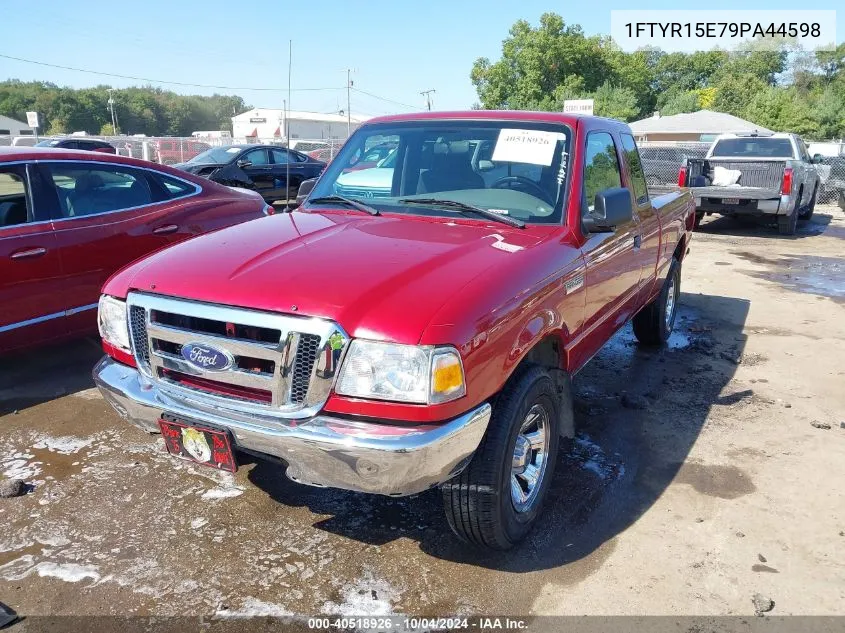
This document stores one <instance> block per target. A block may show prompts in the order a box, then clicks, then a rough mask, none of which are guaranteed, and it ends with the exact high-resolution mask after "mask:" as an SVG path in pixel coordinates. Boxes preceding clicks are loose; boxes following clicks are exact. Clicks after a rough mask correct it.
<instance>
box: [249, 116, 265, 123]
mask: <svg viewBox="0 0 845 633" xmlns="http://www.w3.org/2000/svg"><path fill="white" fill-rule="evenodd" d="M249 122H250V123H267V119H266V118H263V117H255V116H254V117H252V118H250V120H249Z"/></svg>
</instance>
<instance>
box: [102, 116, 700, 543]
mask: <svg viewBox="0 0 845 633" xmlns="http://www.w3.org/2000/svg"><path fill="white" fill-rule="evenodd" d="M374 142H380V143H391V144H395V147H396V152H397V156H396V160H395V162H394V167H393V168H392V170H393V171H392V175H390V177H389V178H388V180H389V182H390V186H389V188H387V189H386V188H385V187H384V186H383V185H384V183H382V182H378V183H375V184H374V187H376V186H377V188H376V189H374V190H372V191H367V190H364V189H362V190H361V191H358V192H355V194H354V195H353V194H348V195H347V196H340V195H338V194H337V193H336V191H337V189H336V184H337V180H338V177H339V176H341V175H342V174H343V173H344V172H345V171H347V170H348V169H349V168H354V162H355V159H356V157H357V155H358V153H359V151H360V150H361V148H364V147H370V146H372V145H373V144H374ZM309 185H314V183H313V182H311V183H309ZM350 196H351V197H350ZM694 212H695V208H694V204H693V200H692V198H691V197H690V195H689V193H686V192H675V193H670V194H667V195H665V196H661V197H659V198H654V199H650V198H649V195H648V192H647V190H646V181H645V177H644V174H643V169H642V165H641V163H640V159H639V155H638V152H637V148H636V145H635V143H634V139H633V137H632V136H631V132H630V130H629V128H628V127H627V126H626V125H625V124H623V123H619V122H617V121H612V120H608V119H601V118H593V117H579V116H574V115H566V114H553V113H541V112H515V111H510V112H492V111H471V112H444V113H431V112H426V113H422V114H411V115H401V116H393V117H383V118H378V119H373V120H371V121H370V122H368V123H366V124H365V125H363V126H361V127H360V128H359V129H358V130H357V131H356V132H355V134H354V135H353V136H352V137H351V138H350V139H349V141H347V143H346V144H345V145H344V147H343V149H342V150H341V152H340V154H339V155H338V156H337V158H336V159H335V160H334V161H332V163H331V164H330V165H329V166H328V168H327V169H326V171H325V172H324V173H323V175H322V176H321V177H320V178H319V180H318V181H316V185H314V186H313V188H312V189H311V191H310V193H309V195H308V197H307V199H306V200H305V202H304V204H303V206H302V207H301V208H300V209H298V210H297V211H294V212H292V213H288V214H282V215H277V216H274V217H268V218H265V219H262V220H258V221H255V222H250V223H247V224H243V225H240V226H237V227H232V228H229V229H226V230H223V231H219V232H217V233H214V234H211V235H207V236H203V237H199V238H197V239H194V240H191V241H190V242H188V243H186V244H183V245H178V246H174V247H171V248H169V249H165V250H163V251H160V252H158V253H157V254H154V255H152V256H150V257H148V258H146V259H144V260H142V261H140V262H137V263H135V264H133V265H131V266H129V267H127V268H125V269H124V270H122V271H121V272H119V273H117V274H116V275H114V276H113V277H112V278H111V279H110V280H109V281H108V282H107V283H106V285H105V287H104V289H103V296H102V298H101V300H100V312H99V319H100V329H101V333H102V336H103V346H104V349H105V351H106V353H107V356H106V357H105V358H103V360H102V361H100V363H99V364H98V365H97V366H96V367H95V368H94V378H95V380H96V382H97V384H98V385H99V387H100V389H101V390H102V392H103V394H104V396H105V397H106V399H107V400H108V401H110V402H111V403H112V404H113V405H114V407H115V409H116V410H117V411H118V413H120V414H121V415H122V416H123V417H124V418H126V419H127V420H129V421H130V422H132V423H134V424H135V425H137V426H139V427H140V428H142V429H145V430H147V431H150V432H156V433H157V432H161V433H162V434H163V436H164V438H165V445H166V447H167V450H168V451H169V452H171V453H172V454H174V455H176V456H179V457H182V458H185V459H190V460H193V461H196V462H199V463H203V464H206V465H208V466H211V467H214V468H219V469H225V470H230V471H232V470H235V469H236V468H237V465H238V457H239V454H240V453H250V454H252V455H254V456H258V457H270V458H276V459H278V460H281V461H283V462H284V463H285V464H286V465H287V471H286V472H287V476H288V477H289V478H291V479H293V480H295V481H298V482H301V483H303V484H310V485H315V486H330V487H336V488H343V489H348V490H355V491H363V492H369V493H378V494H385V495H408V494H414V493H419V492H421V491H423V490H426V489H428V488H431V487H434V486H440V487H441V489H442V495H443V501H444V505H445V509H446V514H447V517H448V520H449V523H450V525H451V526H452V528H453V529H454V531H455V532H456V533H457V534H458V535H459V536H460V537H461V538H463V539H465V540H467V541H470V542H472V543H475V544H478V545H481V546H486V547H491V548H498V549H506V548H509V547H511V546H513V545H514V544H515V543H517V542H518V541H519V540H520V539H521V538H523V537H524V536H525V535H526V533H527V532H528V531H529V529H530V528H531V526H532V525H533V524H534V523H535V521H536V519H537V517H538V515H539V513H540V510H541V508H542V506H543V502H544V499H545V497H546V495H547V492H548V487H549V483H550V481H551V479H552V475H553V472H554V469H555V456H556V455H557V449H558V443H559V440H560V438H561V437H572V436H573V434H574V428H573V426H574V422H573V412H572V401H571V396H570V382H569V380H570V377H571V376H572V375H573V374H574V373H575V372H577V371H578V370H579V369H580V368H581V367H582V366H583V365H584V364H585V363H586V362H587V361H588V360H589V359H590V358H591V357H592V356H593V355H594V354H595V353H596V352H597V351H598V350H599V348H601V346H602V345H603V344H604V343H605V342H606V341H607V340H608V339H609V338H610V337H611V335H612V334H613V333H614V332H615V331H617V330H618V329H619V328H620V327H622V326H623V325H624V324H625V323H626V322H627V321H629V320H631V319H633V322H634V331H635V333H636V335H637V337H638V338H639V340H640V341H641V342H643V343H646V344H660V343H663V342H664V341H665V340H666V338H667V337H668V335H669V333H670V332H671V330H672V327H673V324H674V319H675V308H676V306H677V303H678V297H679V289H680V273H681V264H682V262H683V260H684V257H685V255H686V253H687V252H688V247H689V240H690V238H691V235H692V233H691V231H692V228H693V222H694V219H695V216H694Z"/></svg>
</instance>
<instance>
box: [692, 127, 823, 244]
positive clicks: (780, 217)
mask: <svg viewBox="0 0 845 633" xmlns="http://www.w3.org/2000/svg"><path fill="white" fill-rule="evenodd" d="M816 162H818V161H817V160H816V159H814V158H811V157H810V154H809V153H808V151H807V146H806V144H805V143H804V141H803V140H801V138H799V137H798V136H797V135H795V134H768V135H762V134H758V133H751V134H723V135H721V136H719V137H718V138H717V139H716V140H715V141H714V142H713V145H711V147H710V150H709V151H708V152H707V156H706V157H705V158H703V159H695V158H691V159H688V160H687V161H686V162H685V163H684V166H683V167H682V168H681V173H680V176H679V179H678V184H679V185H681V186H684V187H689V188H690V190H691V191H692V195H693V197H694V198H695V208H696V226H698V223H699V222H700V221H701V218H702V217H704V215H705V214H706V215H712V214H713V213H720V214H722V215H730V216H738V215H754V216H770V217H773V218H776V219H777V224H778V232H779V233H781V234H784V235H794V234H795V229H796V226H797V224H798V220H799V219H802V220H809V219H810V216H812V215H813V209H814V208H815V206H816V197H817V195H818V189H819V173H818V171H817V169H816V165H815V163H816Z"/></svg>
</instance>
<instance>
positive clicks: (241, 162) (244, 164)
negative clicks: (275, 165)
mask: <svg viewBox="0 0 845 633" xmlns="http://www.w3.org/2000/svg"><path fill="white" fill-rule="evenodd" d="M235 164H236V165H237V166H238V167H240V168H241V169H243V168H244V167H252V161H251V160H243V159H242V160H239V161H238V162H237V163H235Z"/></svg>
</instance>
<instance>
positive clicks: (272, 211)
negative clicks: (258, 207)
mask: <svg viewBox="0 0 845 633" xmlns="http://www.w3.org/2000/svg"><path fill="white" fill-rule="evenodd" d="M262 211H264V215H275V214H276V209H275V207H273V206H271V205H269V204H265V205H264V209H262Z"/></svg>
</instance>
